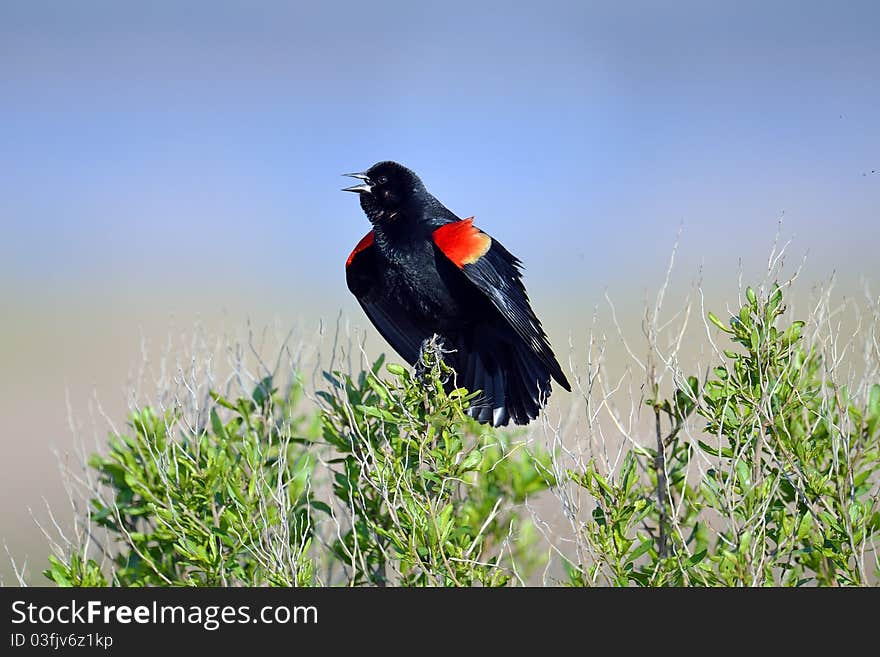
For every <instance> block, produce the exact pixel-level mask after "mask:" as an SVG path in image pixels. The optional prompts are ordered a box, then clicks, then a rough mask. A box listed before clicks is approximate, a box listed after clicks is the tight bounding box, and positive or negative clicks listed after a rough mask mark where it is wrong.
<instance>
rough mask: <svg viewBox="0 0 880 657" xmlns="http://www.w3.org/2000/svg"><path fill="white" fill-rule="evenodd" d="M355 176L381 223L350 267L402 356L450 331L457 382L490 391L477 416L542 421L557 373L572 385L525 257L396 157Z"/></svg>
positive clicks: (371, 312)
mask: <svg viewBox="0 0 880 657" xmlns="http://www.w3.org/2000/svg"><path fill="white" fill-rule="evenodd" d="M345 175H347V176H350V177H352V178H357V179H359V180H361V181H362V183H361V184H359V185H355V186H353V187H347V188H345V189H344V190H343V191H346V192H356V193H357V194H359V195H360V201H361V207H362V208H363V210H364V212H365V213H366V215H367V218H369V220H370V222H371V223H372V224H373V230H371V231H370V232H369V233H367V235H366V236H365V237H364V238H363V239H362V240H361V241H360V242H359V243H358V245H357V246H356V247H355V248H354V251H352V252H351V255H350V256H348V260H347V262H346V263H345V275H346V280H347V282H348V289H349V290H351V292H352V293H353V294H354V295H355V297H357V300H358V301H359V302H360V304H361V306H362V307H363V309H364V312H366V313H367V316H368V317H369V318H370V320H371V321H372V322H373V324H374V325H375V327H376V328H377V329H378V330H379V332H380V333H381V334H382V336H383V337H384V338H385V339H386V340H387V341H388V342H389V343H390V344H391V346H392V347H393V348H394V349H395V351H397V353H398V354H400V355H401V357H403V358H404V359H405V360H406V361H407V362H408V363H409V364H410V365H415V364H416V363H417V362H418V360H419V355H420V350H421V348H422V345H423V343H424V341H425V340H427V339H429V338H430V337H432V336H433V335H434V334H437V335H438V336H440V338H441V340H443V343H444V345H445V346H446V347H447V348H449V349H450V353H447V354H446V356H445V359H446V361H447V363H448V364H449V365H451V366H452V368H453V369H454V370H455V372H456V374H457V380H456V381H455V384H456V385H457V386H460V387H465V388H467V389H468V390H469V391H473V392H476V391H477V390H480V391H482V394H481V395H480V396H479V397H478V398H477V399H476V400H475V401H474V402H472V405H471V407H470V408H469V409H468V413H469V414H470V415H471V416H472V417H474V418H476V419H477V420H478V421H479V422H483V423H488V422H491V423H492V424H493V425H494V426H501V425H506V424H507V423H508V422H509V421H510V420H511V419H512V420H513V421H514V422H515V423H516V424H528V423H529V422H530V421H531V420H533V419H535V418H536V417H537V416H538V412H539V411H540V410H541V407H542V406H543V405H544V402H545V400H546V399H547V397H548V396H549V395H550V377H551V376H552V377H553V378H554V379H556V381H557V382H558V383H559V385H561V386H562V387H563V388H565V389H566V390H568V391H571V386H570V385H569V383H568V381H567V380H566V378H565V375H564V374H563V373H562V368H560V367H559V363H558V362H557V360H556V357H555V356H554V355H553V350H552V349H551V347H550V343H549V341H548V340H547V336H546V335H545V334H544V330H543V329H542V328H541V322H540V321H538V318H537V317H535V313H534V312H533V311H532V308H531V306H530V305H529V298H528V295H527V294H526V290H525V287H523V283H522V275H521V267H522V264H521V263H520V261H519V260H518V259H517V258H516V257H514V256H513V255H511V253H510V252H509V251H508V250H507V249H505V248H504V247H503V246H502V245H501V244H500V243H499V242H498V241H497V240H494V239H493V238H491V237H490V236H489V235H487V234H486V233H484V232H483V231H481V230H480V229H479V228H477V227H476V226H474V225H473V217H471V218H469V219H461V218H459V217H457V216H456V215H455V214H453V213H452V212H450V211H449V210H448V209H447V208H446V207H445V206H444V205H443V204H442V203H441V202H440V201H438V200H437V199H436V198H434V197H433V196H432V195H431V194H430V193H429V192H428V190H426V189H425V186H424V185H423V184H422V181H421V180H420V179H419V177H418V176H417V175H416V174H415V173H413V172H412V171H410V170H409V169H407V168H406V167H404V166H402V165H400V164H397V163H396V162H379V163H378V164H374V165H373V166H372V167H370V168H369V169H368V170H367V171H365V172H364V173H350V174H345Z"/></svg>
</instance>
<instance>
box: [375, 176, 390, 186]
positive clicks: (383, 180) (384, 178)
mask: <svg viewBox="0 0 880 657" xmlns="http://www.w3.org/2000/svg"><path fill="white" fill-rule="evenodd" d="M376 182H377V183H379V184H380V185H384V184H385V183H387V182H388V176H379V178H378V180H376Z"/></svg>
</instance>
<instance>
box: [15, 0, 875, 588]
mask: <svg viewBox="0 0 880 657" xmlns="http://www.w3.org/2000/svg"><path fill="white" fill-rule="evenodd" d="M309 4H311V5H313V6H307V5H309ZM521 4H522V5H525V4H526V3H521ZM530 4H531V5H532V6H518V4H517V3H509V2H472V1H471V2H461V3H459V2H456V1H454V0H450V1H447V2H443V3H434V4H429V3H412V2H390V3H386V2H370V3H363V2H358V3H352V2H344V1H341V0H340V1H338V2H334V3H299V2H279V3H273V2H262V3H249V2H225V1H222V0H213V1H212V2H189V3H180V2H149V3H131V2H123V3H120V2H114V1H109V0H108V1H105V2H90V1H88V0H83V1H81V2H77V3H65V2H49V1H45V2H44V1H40V0H27V1H17V0H4V1H3V2H2V3H0V222H2V240H0V301H2V312H0V367H2V377H0V418H2V422H0V443H2V448H3V457H2V458H0V539H2V540H3V541H4V542H5V544H6V545H7V547H8V550H9V552H10V554H11V555H12V556H13V557H14V558H15V560H16V562H17V563H18V564H19V565H22V564H24V563H26V564H27V573H28V579H29V580H30V581H32V582H35V583H39V582H41V581H44V580H43V579H42V576H41V575H40V574H39V573H40V570H41V569H42V568H43V567H44V563H45V558H46V554H47V547H46V545H47V544H46V540H45V538H44V537H43V536H42V535H41V533H40V530H39V529H38V528H37V526H36V524H35V522H34V519H33V517H32V516H35V517H36V518H37V519H39V520H41V521H43V522H46V517H47V516H46V513H45V507H44V500H45V501H47V502H48V503H49V504H50V505H51V506H52V508H53V509H56V511H57V513H58V516H59V518H61V519H63V518H65V517H66V516H69V515H70V511H69V507H67V506H65V502H64V500H65V499H66V498H65V496H64V491H63V487H62V485H61V480H60V477H59V475H58V472H57V466H56V460H55V456H54V455H53V453H52V450H53V449H57V450H60V451H61V452H62V453H63V452H65V451H66V450H69V449H70V446H71V445H72V432H71V430H70V428H69V426H68V404H69V408H70V410H71V414H72V416H73V417H74V419H75V420H76V421H77V422H81V421H84V420H83V418H87V416H88V412H89V406H90V404H92V405H93V406H94V403H95V400H98V401H100V403H101V406H102V407H103V410H104V412H106V414H107V416H108V417H109V418H111V419H113V420H114V421H115V422H118V423H120V424H121V423H122V422H123V421H124V417H125V409H126V389H127V386H128V385H129V381H130V380H131V376H132V371H133V370H136V369H137V367H138V364H139V363H140V362H141V360H142V354H141V341H142V338H143V339H144V340H145V341H146V342H147V343H148V344H153V345H156V344H159V345H161V344H162V343H163V340H164V339H165V336H167V335H168V334H169V332H173V331H186V330H187V329H188V328H189V327H191V326H193V325H194V324H195V323H196V322H200V323H201V324H202V325H203V326H205V327H206V328H207V329H208V330H218V331H219V330H228V329H230V328H231V329H233V330H235V329H238V328H241V327H244V326H246V325H247V323H248V322H251V324H252V325H253V326H261V325H266V324H270V323H274V325H276V326H281V327H283V328H285V329H287V328H290V329H296V330H298V331H300V332H301V333H303V334H304V335H308V334H310V332H311V333H314V332H316V331H317V330H318V328H317V327H318V326H319V325H320V324H321V323H322V322H323V323H325V324H327V323H330V324H332V323H333V322H335V321H336V318H337V316H339V314H340V312H341V313H342V316H343V317H344V318H347V319H349V320H350V321H351V323H352V324H353V325H358V326H361V327H364V326H366V325H367V324H366V322H365V319H364V317H363V316H362V313H361V311H360V309H359V308H358V307H357V305H356V303H355V302H354V301H353V299H352V298H351V297H350V294H349V293H348V291H347V289H346V287H345V281H344V273H343V263H344V261H345V258H346V256H347V255H348V253H349V251H350V250H351V248H352V247H353V246H354V244H355V243H356V242H357V241H358V240H359V239H360V237H361V236H362V235H363V234H364V233H365V232H366V231H367V230H368V225H367V222H366V219H365V218H364V216H363V215H362V213H361V211H360V208H359V207H358V205H357V200H356V198H355V197H354V196H353V195H351V194H343V193H340V192H339V189H340V187H342V186H343V184H344V179H343V178H341V177H340V175H339V174H341V173H343V172H347V171H359V170H363V169H365V168H367V167H368V166H369V165H371V164H372V163H374V162H375V161H377V160H383V159H394V160H397V161H400V162H402V163H404V164H406V165H408V166H410V167H411V168H413V169H414V170H415V171H416V172H418V173H419V174H420V175H421V177H422V178H423V180H424V181H425V182H426V184H427V186H428V188H429V189H430V190H431V191H432V192H433V193H434V194H436V195H437V196H438V197H439V198H440V199H441V200H442V201H444V202H445V204H446V205H448V206H449V207H450V209H452V210H453V211H455V212H457V213H459V214H460V215H461V216H470V215H475V216H476V217H477V222H478V224H479V225H480V226H481V227H482V228H483V229H485V230H486V231H488V232H490V233H491V234H493V235H494V236H495V237H496V238H497V239H499V240H500V241H501V242H503V243H504V244H505V246H507V247H508V248H509V249H510V250H511V251H513V252H514V253H515V254H517V255H518V256H519V257H520V258H521V259H522V260H523V261H524V262H525V264H526V267H527V269H526V283H527V285H528V289H529V292H530V295H531V297H532V299H533V301H534V305H535V308H536V310H537V311H538V314H539V315H540V316H541V317H542V318H543V319H544V323H545V325H546V327H547V329H548V333H549V335H550V338H551V341H552V342H553V344H554V345H556V347H557V351H558V352H561V353H562V354H563V355H564V354H565V352H566V351H567V345H568V342H569V339H572V340H574V341H577V340H578V339H580V336H582V335H583V334H584V332H585V327H586V326H587V324H588V323H589V319H590V317H591V316H592V314H593V311H594V308H595V307H596V306H597V305H600V304H602V303H603V295H604V294H605V293H606V291H607V292H608V294H609V295H611V296H612V297H613V298H614V299H615V302H616V305H617V312H618V317H619V319H620V321H621V322H622V323H624V324H626V323H629V324H630V325H632V326H635V327H636V328H637V326H638V322H639V321H640V316H641V309H642V305H643V302H644V299H645V297H646V295H652V294H654V293H655V292H656V290H657V288H658V287H659V285H660V284H661V282H662V277H663V273H664V271H665V267H666V263H667V261H668V259H669V255H670V252H671V249H672V245H673V243H674V241H675V239H676V234H677V232H678V231H679V228H681V230H682V236H681V245H680V248H679V252H678V262H677V269H676V271H677V272H679V273H680V278H681V280H683V281H685V282H687V281H691V280H694V279H695V278H697V277H698V276H701V277H702V281H703V286H704V289H705V290H706V295H707V299H712V300H713V301H712V303H713V305H714V307H716V308H718V307H721V308H722V309H723V306H724V304H726V303H729V302H731V300H734V301H735V298H736V289H737V276H738V270H739V268H740V267H741V268H742V271H743V276H744V279H745V281H746V282H748V281H749V280H756V279H759V278H760V277H761V275H762V274H763V272H764V269H765V262H766V259H767V255H768V253H769V251H770V246H771V243H772V241H773V238H774V235H775V233H776V231H777V225H778V222H779V220H780V218H781V219H782V235H783V239H784V240H788V239H792V240H793V241H792V244H791V246H790V247H789V254H790V257H792V258H794V259H795V260H799V259H800V258H801V257H803V256H804V255H805V254H809V255H808V257H807V264H806V267H805V269H804V272H803V274H802V281H801V284H802V287H803V289H804V290H805V291H808V290H809V287H810V286H811V285H812V284H814V283H817V282H822V281H824V280H827V279H828V277H829V276H831V275H832V273H834V274H835V275H836V277H837V280H838V286H837V291H838V293H839V294H840V295H842V296H846V295H856V294H860V290H861V289H862V288H863V286H864V285H865V284H868V285H873V286H874V289H875V290H876V287H877V283H878V278H880V258H878V252H880V249H878V243H880V221H878V208H880V121H878V116H880V113H878V108H880V84H878V71H880V41H878V38H877V35H878V33H880V5H878V4H877V3H876V2H871V1H866V2H859V1H851V2H847V3H829V2H821V3H818V2H817V3H812V2H804V1H802V0H801V1H792V2H783V1H777V2H766V1H762V2H738V3H725V4H724V5H723V6H722V4H721V3H706V2H697V1H694V2H690V1H678V2H675V3H657V2H585V1H584V2H582V1H579V2H574V1H570V2H560V1H556V0H547V1H545V2H541V3H530ZM321 5H323V6H321ZM370 331H372V329H370ZM369 335H370V338H369V340H370V344H372V345H373V346H374V348H375V349H376V350H379V349H382V348H384V346H383V345H382V343H381V342H380V340H379V339H378V338H377V337H376V335H375V334H374V333H372V332H371V333H369ZM105 431H106V424H102V423H101V421H100V418H99V422H98V425H97V429H96V434H97V435H98V437H99V439H100V438H101V437H102V436H103V435H104V432H105ZM8 561H9V560H8V559H7V558H6V557H5V556H2V557H0V575H2V577H3V580H4V582H6V583H12V582H13V581H14V578H13V577H12V575H11V572H12V571H11V568H10V566H9V564H8V563H7V562H8Z"/></svg>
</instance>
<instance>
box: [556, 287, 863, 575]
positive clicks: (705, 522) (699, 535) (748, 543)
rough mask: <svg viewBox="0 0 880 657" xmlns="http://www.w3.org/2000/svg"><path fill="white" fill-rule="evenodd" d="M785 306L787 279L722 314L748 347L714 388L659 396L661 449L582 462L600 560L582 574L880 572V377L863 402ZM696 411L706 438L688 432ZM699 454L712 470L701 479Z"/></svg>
mask: <svg viewBox="0 0 880 657" xmlns="http://www.w3.org/2000/svg"><path fill="white" fill-rule="evenodd" d="M783 311H784V308H783V305H782V289H781V288H780V287H779V286H778V285H775V286H773V287H772V289H771V291H770V293H769V294H768V295H767V296H766V297H765V298H759V297H758V295H757V294H756V293H755V292H754V291H753V290H752V289H751V288H748V289H747V291H746V303H745V304H744V305H743V306H742V308H741V309H740V311H739V313H738V314H737V315H736V316H733V317H731V318H730V320H729V322H728V323H727V324H725V323H724V322H722V321H721V320H719V319H718V318H717V317H716V316H715V315H714V314H713V313H709V314H708V319H709V321H710V322H711V323H712V324H713V325H715V326H716V327H717V328H718V329H720V330H721V331H723V332H724V333H725V334H727V335H728V337H729V338H730V340H731V341H732V342H733V345H731V347H734V348H730V349H725V350H724V351H723V357H724V361H723V362H722V363H721V364H719V365H718V366H717V367H715V368H714V369H713V370H712V372H711V374H710V375H709V376H708V377H707V378H706V380H705V382H704V383H703V384H702V385H700V383H699V381H698V379H697V377H695V376H690V377H688V378H687V379H686V382H685V383H684V385H681V386H679V387H677V388H676V390H675V391H674V393H673V395H672V396H671V397H669V398H667V399H661V398H660V397H659V395H658V392H657V390H655V398H654V399H649V400H647V403H648V405H649V406H650V407H651V409H652V410H653V413H654V416H655V433H656V442H655V447H654V448H653V449H651V448H647V447H639V448H634V449H631V450H629V451H628V452H627V454H626V456H625V458H624V460H623V465H622V467H621V468H620V471H619V472H618V473H616V474H612V475H611V476H609V474H608V473H605V474H604V476H603V474H600V473H599V472H598V471H597V469H596V464H595V461H591V462H590V463H589V464H588V466H587V468H586V470H585V471H584V472H576V471H570V472H569V473H568V475H569V477H570V478H571V480H572V481H574V482H575V483H577V484H578V485H580V486H582V487H583V488H585V489H586V490H588V491H589V492H590V493H591V494H592V495H593V496H594V497H595V499H596V500H597V504H596V507H595V509H594V511H593V513H592V516H591V518H590V519H589V520H588V521H587V523H586V527H585V529H584V538H585V540H586V541H587V542H588V544H589V545H591V546H592V547H593V549H594V553H595V554H596V555H598V558H597V559H596V561H595V562H594V563H592V564H579V566H580V567H576V568H570V579H571V581H572V583H575V584H583V583H585V582H589V581H593V580H594V578H595V576H596V574H597V573H598V572H600V571H601V570H602V569H606V571H607V572H608V573H610V579H611V581H613V582H614V583H615V584H618V585H627V584H637V585H640V586H658V585H677V586H682V585H725V586H736V585H792V586H800V585H803V584H807V583H813V584H818V585H823V586H839V585H862V584H867V583H869V582H870V580H871V579H872V578H873V579H874V581H876V576H877V562H876V552H875V551H874V548H873V539H874V536H875V535H876V534H877V532H878V529H880V506H878V494H877V493H878V485H877V472H878V470H880V384H877V383H874V384H873V385H871V386H869V387H868V388H867V394H865V395H863V398H862V399H861V400H859V399H856V398H855V397H854V396H853V395H852V394H851V393H850V392H849V391H848V389H847V387H846V386H839V387H838V386H836V385H834V384H833V383H831V382H829V381H828V380H824V379H823V368H822V357H821V356H820V355H819V354H818V353H817V351H816V349H815V348H811V347H804V346H802V345H801V333H802V330H803V328H804V322H803V321H794V322H792V323H791V324H789V325H788V326H784V327H780V326H779V318H780V316H781V315H782V313H783ZM735 347H739V348H738V349H737V348H735ZM692 416H697V417H698V418H700V419H701V420H702V421H703V425H704V426H703V427H701V428H702V432H703V435H704V439H700V438H697V439H694V440H687V439H683V437H682V431H681V429H682V428H683V427H684V426H685V425H686V424H687V423H688V421H689V420H690V419H691V417H692ZM697 451H701V452H703V453H704V454H705V455H707V456H708V457H709V467H708V468H704V472H703V473H702V474H700V475H699V476H697V477H690V478H689V477H688V473H689V472H691V471H692V468H691V467H690V466H691V465H692V464H693V461H694V458H695V452H697ZM640 470H641V471H643V472H645V473H646V474H647V476H646V477H643V478H639V476H638V474H637V473H638V472H639V471H640ZM713 525H714V526H715V527H716V528H717V529H714V530H713V529H711V527H712V526H713ZM870 553H874V564H873V566H872V565H871V564H870V562H869V561H867V560H866V554H867V556H870Z"/></svg>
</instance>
